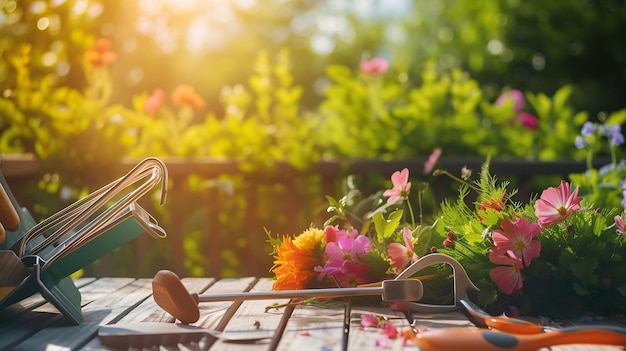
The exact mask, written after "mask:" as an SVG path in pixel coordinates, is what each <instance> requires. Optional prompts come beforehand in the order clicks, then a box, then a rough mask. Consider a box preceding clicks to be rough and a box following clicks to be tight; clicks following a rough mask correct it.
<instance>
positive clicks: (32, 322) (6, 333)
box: [0, 278, 133, 350]
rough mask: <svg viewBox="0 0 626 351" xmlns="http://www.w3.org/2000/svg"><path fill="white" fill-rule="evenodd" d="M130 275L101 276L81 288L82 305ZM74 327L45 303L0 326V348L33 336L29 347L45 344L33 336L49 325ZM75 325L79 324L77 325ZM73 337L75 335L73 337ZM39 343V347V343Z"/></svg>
mask: <svg viewBox="0 0 626 351" xmlns="http://www.w3.org/2000/svg"><path fill="white" fill-rule="evenodd" d="M132 281H133V279H131V278H116V279H101V280H98V281H95V282H93V283H92V284H88V285H86V286H84V287H83V288H81V289H80V291H81V297H82V301H81V302H82V304H83V306H85V305H89V304H90V303H91V302H93V301H94V299H98V298H100V297H102V296H105V295H107V294H111V293H113V292H116V291H118V290H119V289H121V288H123V287H124V286H126V285H128V284H129V283H131V282H132ZM54 327H68V328H70V327H72V326H70V324H69V322H68V321H67V319H65V318H64V317H63V315H62V314H60V312H58V311H57V310H56V308H55V307H54V306H52V304H50V303H44V304H42V305H41V306H38V307H37V308H34V309H33V310H32V311H30V312H29V313H23V314H19V315H17V316H16V317H15V318H12V319H11V320H10V323H3V324H2V328H0V349H2V350H4V349H12V348H17V347H18V345H19V344H20V343H22V342H24V341H25V340H27V339H28V340H30V339H33V340H32V341H34V342H37V343H33V344H31V348H30V350H37V349H40V348H43V347H45V346H46V344H47V341H46V339H38V338H34V335H35V334H36V333H37V332H39V331H43V330H47V329H48V328H54ZM74 327H76V326H74ZM72 337H73V336H72ZM37 345H39V346H37Z"/></svg>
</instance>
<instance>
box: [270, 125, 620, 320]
mask: <svg viewBox="0 0 626 351" xmlns="http://www.w3.org/2000/svg"><path fill="white" fill-rule="evenodd" d="M620 136H621V133H620V131H619V129H616V128H615V127H610V126H604V125H597V124H586V125H585V127H583V131H582V135H581V138H583V141H584V140H587V142H589V140H591V138H592V137H593V139H594V140H596V141H597V140H599V138H601V137H606V138H608V140H609V143H610V145H611V148H615V147H617V146H618V145H619V144H620V143H623V138H621V139H620ZM616 141H617V142H616ZM579 145H580V146H581V147H586V146H589V144H585V143H581V142H580V140H579V141H577V146H579ZM585 145H586V146H585ZM590 164H591V163H590ZM625 168H626V167H624V165H623V162H622V163H618V162H616V160H615V158H613V160H612V162H611V164H610V165H608V166H606V167H604V168H603V169H601V170H595V169H593V168H592V167H591V166H590V167H589V169H588V170H587V172H585V173H582V174H573V175H571V176H570V178H571V179H575V180H576V181H578V182H581V185H580V186H579V185H578V184H577V183H576V182H573V181H566V180H561V181H560V182H559V183H558V184H554V185H553V186H549V187H547V188H546V189H544V190H543V191H542V192H541V194H540V195H539V196H537V195H533V196H532V197H531V199H530V200H529V201H527V202H526V203H523V202H518V201H516V200H515V195H516V194H517V190H516V189H509V186H510V184H509V183H508V182H506V181H499V180H498V179H497V178H496V177H495V176H493V175H491V174H490V172H489V163H488V161H487V162H486V163H485V164H484V165H483V167H482V169H481V170H480V172H479V176H478V177H477V179H472V174H471V171H470V170H467V169H463V170H462V171H461V175H460V176H456V175H453V174H451V173H449V172H448V171H445V170H435V172H434V174H435V175H447V176H449V177H450V178H452V179H454V180H455V181H456V182H458V184H459V187H458V189H459V196H458V198H456V199H446V200H444V201H443V202H442V203H441V204H440V209H439V211H438V213H437V214H436V216H433V221H432V224H424V223H422V222H421V217H422V215H421V209H420V215H419V216H418V217H419V218H420V221H419V222H417V223H416V221H415V215H414V211H413V205H412V203H415V202H417V203H418V206H419V207H420V208H421V202H420V201H421V199H422V195H423V194H424V190H425V189H426V186H425V183H420V184H419V185H418V186H417V187H416V188H417V189H415V188H412V187H411V182H410V181H409V171H408V170H407V169H404V170H401V171H398V172H395V173H394V174H393V175H392V176H391V184H392V187H391V188H390V189H387V190H385V191H384V192H380V193H378V194H374V195H373V196H370V197H368V198H366V199H364V200H362V201H360V202H357V201H356V200H355V199H356V198H358V195H359V192H358V190H356V189H355V188H354V187H352V188H350V191H348V192H347V194H346V196H344V197H343V198H341V199H340V200H335V199H333V198H328V199H329V202H330V207H329V211H330V212H332V213H333V216H332V217H331V218H330V219H329V220H328V221H327V223H326V225H325V226H324V227H323V229H318V228H310V229H308V230H306V231H305V232H303V233H302V234H300V235H296V236H293V237H292V236H284V237H282V238H271V240H270V241H271V243H272V245H273V247H274V249H275V250H274V257H275V267H274V268H273V272H274V273H275V275H276V282H275V285H274V288H275V289H304V288H313V287H331V286H332V287H337V286H339V287H348V286H357V285H360V284H366V283H371V282H376V281H380V280H384V279H393V278H394V277H395V275H397V274H398V273H399V272H400V271H402V270H403V269H404V268H406V267H407V266H408V265H409V264H411V263H412V262H415V261H416V260H417V259H418V258H419V257H421V256H423V255H427V254H429V253H431V252H440V253H444V254H448V255H450V256H451V257H453V258H455V259H457V260H458V261H459V262H460V263H461V264H462V265H463V266H464V267H465V269H466V270H467V272H468V274H469V276H470V278H471V279H472V281H473V282H474V283H475V284H476V285H477V286H478V287H479V289H480V291H478V292H476V293H475V295H471V296H470V297H471V298H472V300H474V301H475V302H477V303H478V304H479V305H481V306H482V307H483V308H485V309H486V310H487V311H488V312H491V313H494V314H495V313H502V312H508V313H511V312H513V313H522V314H525V315H535V316H549V317H562V318H563V317H567V318H571V317H580V316H583V315H602V316H608V315H614V314H623V313H624V312H626V238H625V235H624V233H625V228H624V222H625V220H626V213H625V212H624V209H623V207H622V205H621V201H622V199H623V197H622V191H623V190H622V187H623V183H624V182H623V181H622V180H621V179H622V178H623V177H622V178H619V176H620V175H622V174H625V173H624V172H625V171H626V169H625ZM414 192H417V196H413V193H414ZM598 192H601V193H602V194H604V195H603V196H602V197H601V198H600V197H599V196H598ZM593 199H599V200H602V206H603V207H599V206H597V205H596V204H595V203H594V202H593V201H590V200H593ZM433 269H434V272H435V273H436V276H438V277H439V278H441V279H432V281H443V282H444V283H435V282H432V283H431V282H425V296H426V297H425V299H426V300H427V301H428V302H431V303H451V302H452V301H451V299H452V298H453V296H452V288H451V287H450V286H449V285H450V284H451V279H450V278H451V272H450V270H449V268H448V267H445V266H444V265H442V266H440V267H433ZM426 273H433V272H432V271H431V272H426ZM428 276H429V277H432V274H430V275H428Z"/></svg>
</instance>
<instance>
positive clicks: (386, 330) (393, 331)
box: [383, 324, 400, 339]
mask: <svg viewBox="0 0 626 351" xmlns="http://www.w3.org/2000/svg"><path fill="white" fill-rule="evenodd" d="M383 334H385V336H386V337H388V338H389V339H395V338H397V337H398V335H399V334H400V332H399V331H398V328H396V327H395V326H394V325H393V324H385V325H383Z"/></svg>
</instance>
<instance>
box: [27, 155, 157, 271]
mask: <svg viewBox="0 0 626 351" xmlns="http://www.w3.org/2000/svg"><path fill="white" fill-rule="evenodd" d="M144 178H148V179H147V180H146V181H145V182H144V183H143V184H141V185H140V186H139V187H138V188H136V189H135V190H134V191H132V192H131V193H129V194H127V195H125V196H124V197H123V198H122V199H120V201H118V202H117V203H115V204H114V205H113V206H111V208H110V209H109V213H108V214H107V215H106V216H104V217H100V218H99V219H100V221H99V223H90V224H87V225H86V226H85V227H83V228H81V229H80V230H79V232H80V233H84V232H85V231H86V230H90V229H96V228H97V227H98V226H99V225H101V224H102V223H103V222H106V220H108V219H110V218H112V217H113V216H114V215H115V214H116V213H117V212H118V211H119V210H121V209H123V208H124V207H126V206H127V205H128V204H130V203H132V202H133V201H136V200H137V199H139V198H140V197H141V196H143V195H144V194H145V193H146V192H147V191H148V190H150V189H151V188H152V187H154V186H155V185H156V184H158V183H159V181H161V182H162V188H161V205H163V204H164V203H165V199H166V196H167V185H168V184H167V183H168V177H167V168H166V166H165V163H164V162H163V161H162V160H160V159H158V158H155V157H149V158H146V159H144V160H142V161H141V162H139V163H138V164H137V165H136V166H135V167H133V169H131V170H130V171H129V172H128V173H127V174H126V175H125V176H123V177H121V178H119V179H118V180H116V181H114V182H112V183H110V184H107V185H106V186H104V187H102V188H100V189H98V190H96V191H95V192H93V193H92V194H90V195H89V196H87V197H85V198H83V199H81V200H79V201H77V202H76V203H74V204H72V205H70V206H68V207H66V208H65V209H63V210H61V211H59V212H57V213H56V214H55V215H53V216H51V217H49V218H48V219H46V220H44V221H42V222H41V223H39V224H38V225H37V226H35V227H33V228H31V230H30V231H29V232H28V233H27V234H26V236H25V237H24V240H22V242H21V243H20V250H19V253H20V255H21V256H23V255H26V254H36V253H38V252H39V251H40V250H42V249H43V248H44V247H47V246H48V245H50V243H52V242H53V241H54V240H57V239H58V238H59V237H60V236H62V235H64V234H65V233H67V232H68V231H69V230H71V229H74V228H75V227H76V226H77V225H79V224H80V223H82V222H83V221H85V220H86V219H88V218H89V217H90V216H91V215H93V214H94V213H95V212H96V211H97V210H98V209H99V208H101V207H102V206H103V205H105V204H106V203H107V202H108V201H110V200H111V199H112V198H114V197H115V196H116V195H117V194H118V193H119V192H121V191H122V190H123V189H125V188H127V187H128V186H130V185H132V184H134V183H136V182H138V181H139V180H141V179H144ZM58 225H61V227H60V228H58V229H57V230H55V231H54V232H53V233H52V234H51V235H50V236H48V237H47V238H46V239H44V240H43V241H42V242H40V243H37V244H35V245H34V246H33V247H30V248H29V247H28V244H29V243H30V241H32V240H33V239H34V238H36V237H39V236H40V234H41V233H43V232H45V231H46V230H49V229H51V228H54V227H56V226H58ZM55 255H56V254H53V256H55ZM48 261H51V260H48Z"/></svg>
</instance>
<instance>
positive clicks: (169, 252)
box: [0, 155, 601, 276]
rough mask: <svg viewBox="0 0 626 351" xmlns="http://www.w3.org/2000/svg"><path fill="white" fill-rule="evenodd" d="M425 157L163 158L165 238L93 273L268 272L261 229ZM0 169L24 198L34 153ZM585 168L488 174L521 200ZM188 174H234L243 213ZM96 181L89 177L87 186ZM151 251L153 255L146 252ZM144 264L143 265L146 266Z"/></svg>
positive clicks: (455, 163) (312, 219) (35, 171)
mask: <svg viewBox="0 0 626 351" xmlns="http://www.w3.org/2000/svg"><path fill="white" fill-rule="evenodd" d="M136 161H137V160H127V161H124V162H123V163H122V164H121V165H120V171H119V173H120V176H121V175H123V174H124V173H125V172H126V171H128V170H129V169H131V168H132V167H133V166H134V165H135V164H136ZM424 161H425V160H424V159H412V160H393V161H381V160H346V161H325V162H319V163H316V164H313V165H311V167H309V168H307V169H306V170H299V169H295V168H294V167H292V166H290V165H288V164H287V163H281V162H278V163H276V164H274V165H273V166H272V167H266V168H264V170H263V171H258V172H242V171H241V169H240V165H239V164H238V163H237V162H231V161H215V160H210V159H182V158H168V159H165V163H166V165H167V168H168V174H169V179H170V187H169V191H168V199H167V205H166V207H165V208H164V209H159V208H157V207H154V206H152V205H151V204H149V205H147V206H152V207H150V208H151V210H149V212H151V211H154V212H155V213H156V215H155V217H157V218H159V220H160V222H162V225H163V227H164V229H166V231H167V232H168V238H167V239H165V240H166V241H165V243H164V244H161V243H154V241H152V239H151V238H148V237H147V236H140V237H139V238H137V239H135V240H134V241H133V243H131V244H129V245H131V248H130V249H129V251H128V252H127V253H126V255H128V256H127V257H125V261H124V262H123V263H121V264H123V265H124V267H116V265H118V266H119V265H120V263H119V261H118V259H116V258H115V257H111V256H115V255H110V256H107V257H105V258H103V259H102V260H100V263H99V264H98V265H97V267H96V268H95V271H94V272H93V274H95V275H100V276H102V275H116V274H123V275H135V276H146V275H148V274H151V273H150V272H152V273H153V272H154V271H155V270H156V269H164V268H168V269H173V270H175V271H177V272H181V274H183V275H193V274H205V275H212V276H237V275H239V276H241V275H254V276H263V275H267V274H268V269H269V268H270V267H271V257H270V256H269V252H268V250H267V249H268V244H267V237H266V235H265V228H267V229H268V230H271V232H272V233H278V234H297V233H299V232H301V231H302V230H304V229H306V228H307V227H308V226H309V225H310V224H312V223H317V224H320V223H323V219H324V215H325V214H324V211H323V210H324V204H326V203H327V202H326V200H325V197H324V195H331V196H333V197H335V198H337V197H339V196H341V194H340V191H339V190H338V189H339V188H340V183H341V180H342V179H344V178H345V176H347V175H355V176H358V177H362V178H367V177H377V179H379V180H380V181H384V180H386V179H388V178H389V177H390V176H391V174H392V173H393V172H395V171H398V170H401V169H403V168H405V167H406V168H408V169H409V171H410V174H411V177H412V178H413V177H415V178H419V177H420V176H421V175H422V173H423V165H424ZM484 162H485V159H484V158H453V157H451V158H442V159H440V160H439V162H438V163H437V168H439V169H445V170H448V171H449V172H450V173H453V174H459V173H460V170H461V168H462V167H464V166H466V167H468V168H470V169H472V170H473V172H474V173H475V174H477V173H478V172H480V168H481V165H482V164H483V163H484ZM599 163H601V161H600V162H599ZM0 169H1V171H2V173H3V175H4V177H5V178H6V179H7V182H8V183H9V186H10V188H11V190H12V191H13V193H14V195H15V196H16V198H17V199H18V201H20V203H23V204H31V201H29V199H27V198H25V194H27V193H28V192H27V191H26V189H25V187H26V186H28V184H33V183H32V182H30V183H28V182H27V180H28V179H31V180H33V179H38V178H40V177H41V176H42V174H41V173H42V171H41V167H40V163H39V162H38V160H37V159H36V158H34V157H32V156H28V155H17V156H0ZM585 169H586V166H585V164H584V163H583V162H579V161H574V160H558V161H551V162H541V161H534V160H498V159H494V160H491V161H490V172H491V174H494V175H496V176H497V177H498V178H499V179H506V180H509V181H510V182H511V183H512V185H514V186H515V187H516V188H518V189H519V193H518V195H517V199H518V200H519V201H522V200H525V199H528V198H529V197H530V196H531V195H532V194H534V193H536V192H537V191H539V190H540V189H541V187H543V186H544V184H539V185H538V184H537V180H538V179H542V178H547V179H549V180H548V182H549V184H548V186H556V185H558V179H552V178H560V179H567V176H568V174H570V173H578V172H583V171H584V170H585ZM191 176H196V177H198V178H199V179H205V180H218V179H222V178H224V177H232V176H237V177H239V182H240V183H239V184H243V186H242V187H241V188H237V189H241V192H242V196H243V197H244V198H245V200H244V201H243V202H241V201H240V205H241V207H242V208H243V210H242V213H241V214H239V215H236V216H235V215H231V214H230V212H227V211H226V212H225V210H224V209H223V207H226V206H233V204H232V203H227V202H228V201H230V200H229V198H228V196H227V195H224V191H223V189H220V188H219V187H211V186H207V187H204V188H203V187H200V189H203V190H202V191H198V189H199V188H198V187H196V188H190V186H189V181H188V180H189V178H190V177H191ZM428 182H429V184H430V187H431V189H432V192H433V194H434V196H433V197H434V198H435V199H437V200H441V199H443V197H444V196H454V195H456V194H455V193H454V192H452V193H451V192H450V189H451V188H450V185H451V183H450V179H448V178H447V177H429V178H428ZM102 185H103V184H94V185H93V189H96V188H98V187H100V186H102ZM309 188H310V189H309ZM268 189H271V191H270V190H268ZM375 190H381V189H380V188H377V189H375ZM199 192H201V194H199ZM268 194H269V195H268ZM240 195H241V194H240ZM142 204H143V203H142ZM242 204H243V205H242ZM268 204H269V205H268ZM144 207H146V206H144ZM199 207H206V209H205V210H202V211H199V212H198V211H196V210H197V209H198V208H199ZM146 208H148V207H146ZM320 209H321V210H320ZM151 213H152V212H151ZM225 216H226V217H227V218H224V217H225ZM229 216H230V217H229ZM192 217H193V218H192ZM231 217H232V218H231ZM268 218H269V219H268ZM190 222H194V223H195V226H190V224H189V223H190ZM270 226H271V227H270ZM194 231H195V234H193V232H194ZM240 231H243V232H240ZM193 235H196V239H195V242H196V244H195V245H192V246H190V242H192V241H189V240H188V239H189V238H190V237H191V236H193ZM225 248H229V250H230V251H229V252H230V254H229V255H226V254H225ZM155 255H156V256H158V258H156V259H155V258H154V257H152V258H150V257H149V256H155ZM233 256H234V257H233ZM194 257H196V258H195V261H194ZM229 260H230V262H231V263H232V264H231V265H234V267H235V268H233V269H230V270H229V269H228V267H227V266H228V264H227V263H225V261H229ZM234 261H236V262H234ZM233 262H234V263H233ZM146 264H148V265H149V267H145V265H146ZM154 266H158V267H154ZM138 267H141V269H140V268H138ZM194 267H196V268H194ZM198 268H199V269H200V270H199V271H198V270H197V269H198Z"/></svg>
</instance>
